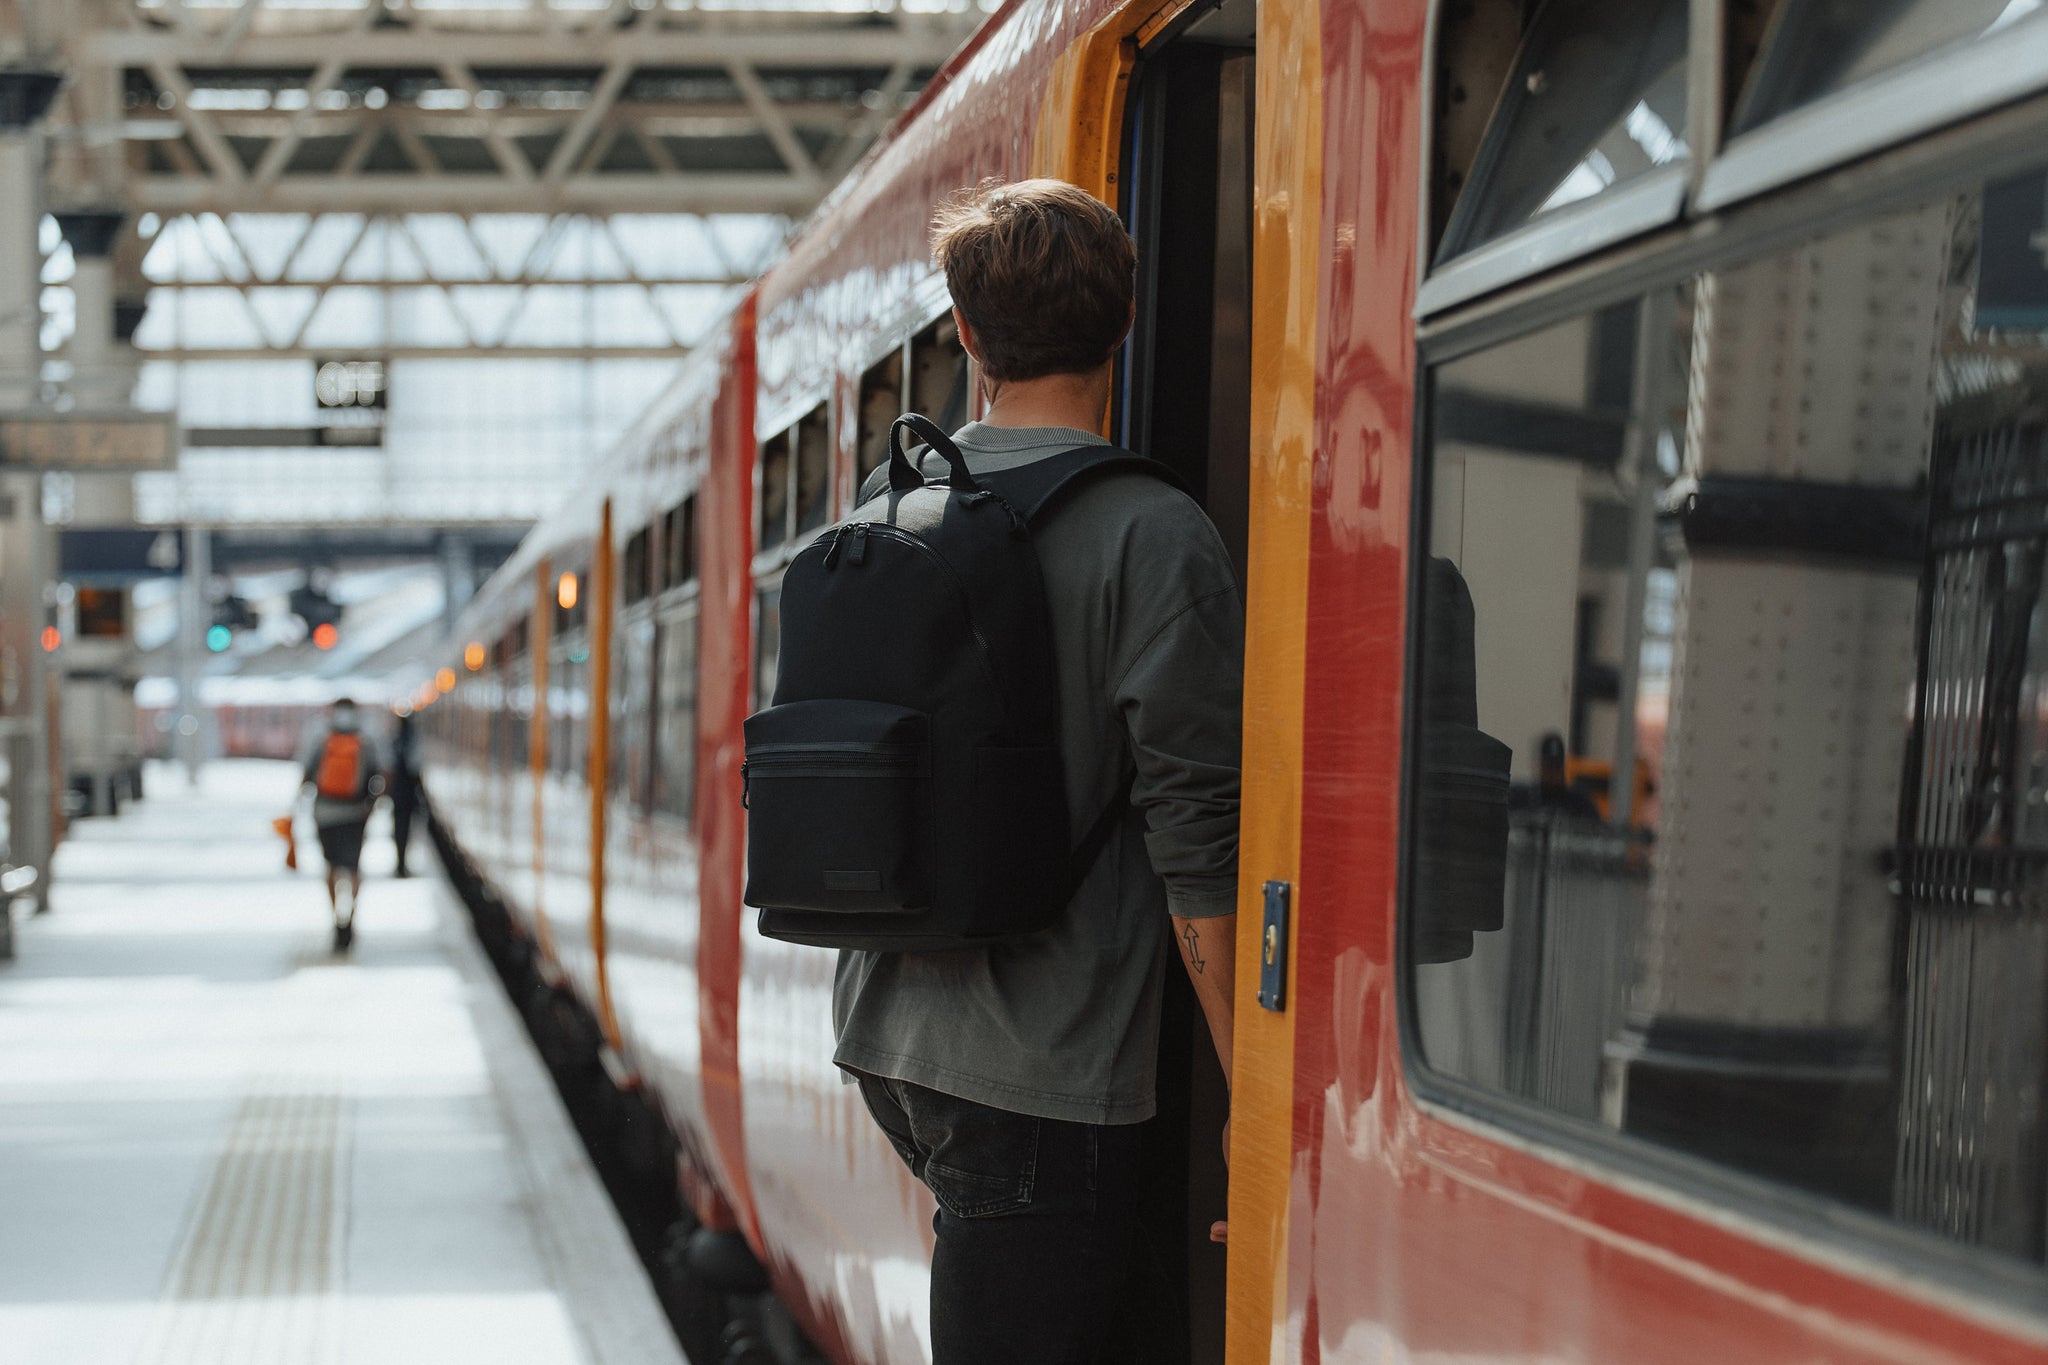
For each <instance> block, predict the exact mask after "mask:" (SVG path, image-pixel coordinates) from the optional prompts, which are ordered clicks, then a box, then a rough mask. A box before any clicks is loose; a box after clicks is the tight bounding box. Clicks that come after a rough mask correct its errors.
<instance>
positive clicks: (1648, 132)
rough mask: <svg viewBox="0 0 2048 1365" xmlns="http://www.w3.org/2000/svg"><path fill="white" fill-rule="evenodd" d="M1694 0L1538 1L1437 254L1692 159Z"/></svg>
mask: <svg viewBox="0 0 2048 1365" xmlns="http://www.w3.org/2000/svg"><path fill="white" fill-rule="evenodd" d="M1687 13H1688V10H1687V5H1686V0H1550V3H1548V4H1546V5H1545V6H1543V7H1542V9H1540V10H1538V11H1537V12H1536V17H1535V20H1534V22H1533V23H1532V24H1531V25H1530V27H1529V30H1528V32H1527V33H1526V34H1525V35H1524V36H1523V39H1522V46H1521V50H1520V51H1519V52H1518V53H1517V54H1516V56H1515V63H1514V67H1513V69H1512V70H1511V71H1510V72H1509V74H1508V79H1507V82H1506V83H1505V85H1503V86H1502V88H1501V92H1500V97H1499V102H1498V103H1497V105H1496V106H1495V108H1494V112H1493V117H1492V119H1491V121H1490V122H1489V124H1488V126H1487V132H1486V137H1485V139H1484V141H1483V142H1482V143H1481V144H1480V147H1479V154H1478V157H1477V159H1476V160H1475V162H1474V163H1473V167H1472V172H1471V178H1470V180H1469V182H1468V183H1467V185H1466V187H1465V190H1464V193H1463V194H1462V195H1461V196H1460V197H1459V199H1458V203H1457V206H1456V208H1455V209H1454V210H1453V211H1452V214H1451V220H1450V225H1449V227H1448V228H1447V229H1446V231H1445V233H1444V241H1443V246H1442V249H1441V250H1440V251H1439V252H1438V255H1437V262H1438V264H1442V263H1443V262H1445V261H1448V260H1451V259H1452V258H1454V257H1457V256H1460V255H1463V254H1464V253H1466V252H1468V251H1472V250H1474V249H1475V248H1478V247H1481V246H1484V245H1486V244H1487V243H1488V242H1491V241H1494V240H1496V239H1497V238H1500V237H1503V236H1505V235H1506V234H1508V233H1509V232H1512V231H1513V230H1514V229H1516V228H1519V227H1521V226H1523V225H1524V224H1525V223H1529V222H1532V221H1534V220H1535V219H1537V218H1540V217H1542V216H1543V215H1544V214H1547V213H1550V212H1552V211H1554V210H1556V209H1561V208H1564V207H1566V206H1568V205H1571V204H1576V203H1579V202H1581V201H1583V200H1588V199H1592V198H1594V197H1596V196H1598V195H1601V194H1604V193H1606V192H1607V191H1609V190H1611V189H1613V188H1615V187H1617V186H1621V185H1626V184H1628V183H1629V182H1631V181H1634V180H1637V179H1639V178H1641V177H1643V176H1645V175H1648V174H1649V173H1650V172H1651V171H1654V170H1656V169H1658V168H1659V167H1662V166H1667V165H1673V164H1676V163H1680V162H1682V161H1684V160H1685V158H1686V156H1687V154H1688V153H1687V147H1686V142H1685V135H1686V126H1685V114H1686V25H1687V22H1688V20H1687Z"/></svg>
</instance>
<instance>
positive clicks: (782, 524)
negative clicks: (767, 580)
mask: <svg viewBox="0 0 2048 1365" xmlns="http://www.w3.org/2000/svg"><path fill="white" fill-rule="evenodd" d="M792 434H793V433H791V432H787V431H784V432H780V433H778V434H776V435H774V436H771V437H769V438H768V440H767V441H766V442H764V443H763V444H762V446H761V498H760V509H761V510H760V521H759V523H758V524H757V525H756V527H755V531H754V547H755V548H756V549H759V550H772V549H774V548H776V547H777V546H779V545H781V544H782V543H783V542H784V541H785V540H788V539H789V481H790V475H791V470H790V459H789V455H790V450H789V447H790V438H791V436H792Z"/></svg>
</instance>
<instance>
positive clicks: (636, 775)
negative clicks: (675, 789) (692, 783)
mask: <svg viewBox="0 0 2048 1365" xmlns="http://www.w3.org/2000/svg"><path fill="white" fill-rule="evenodd" d="M616 638H617V641H618V645H617V649H618V658H617V660H616V662H615V664H614V666H613V668H612V679H613V682H612V686H613V689H614V691H615V692H616V693H617V694H618V695H617V697H616V698H615V699H614V705H615V706H616V708H617V709H616V710H615V711H614V713H613V714H614V715H615V716H616V717H617V719H615V720H614V721H613V722H612V766H611V779H612V783H613V785H614V786H615V787H617V788H618V789H619V790H621V791H623V792H624V793H625V795H626V799H627V800H628V801H630V802H632V804H633V807H634V808H635V809H636V810H646V809H647V808H648V807H649V805H650V804H651V803H652V801H653V799H654V769H655V762H656V758H655V756H656V749H655V742H656V735H655V727H656V725H657V723H658V714H657V709H656V701H657V699H656V697H655V685H656V684H655V673H656V666H655V648H656V646H655V627H654V622H653V621H652V620H649V619H647V618H645V617H642V618H641V619H639V620H637V621H632V622H629V623H627V624H625V625H622V626H621V627H620V628H619V631H618V634H617V637H616Z"/></svg>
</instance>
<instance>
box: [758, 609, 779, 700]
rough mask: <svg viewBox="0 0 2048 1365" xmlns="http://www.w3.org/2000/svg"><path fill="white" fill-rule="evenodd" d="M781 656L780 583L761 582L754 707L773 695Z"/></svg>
mask: <svg viewBox="0 0 2048 1365" xmlns="http://www.w3.org/2000/svg"><path fill="white" fill-rule="evenodd" d="M781 657H782V582H781V580H780V579H777V580H776V581H775V582H773V583H764V584H762V585H761V587H760V588H759V589H758V590H756V592H755V594H754V709H755V710H756V711H759V710H761V709H763V708H764V707H766V706H767V705H768V703H769V702H770V700H772V699H773V698H774V696H775V666H776V663H777V661H778V660H780V659H781Z"/></svg>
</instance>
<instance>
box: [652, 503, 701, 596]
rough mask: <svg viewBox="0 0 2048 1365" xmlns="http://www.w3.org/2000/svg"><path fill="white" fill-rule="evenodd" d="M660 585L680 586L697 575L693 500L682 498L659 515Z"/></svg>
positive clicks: (667, 586)
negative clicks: (660, 546) (661, 564)
mask: <svg viewBox="0 0 2048 1365" xmlns="http://www.w3.org/2000/svg"><path fill="white" fill-rule="evenodd" d="M661 525H662V532H661V543H662V561H663V569H662V578H661V586H662V587H663V588H664V589H667V588H680V587H681V586H682V585H683V584H685V583H687V582H689V581H690V580H691V579H693V578H695V577H696V576H697V499H696V497H695V496H691V497H688V498H685V499H683V500H682V501H681V502H680V503H678V504H676V505H675V506H674V507H671V508H669V509H668V511H667V512H666V513H664V514H663V515H662V519H661Z"/></svg>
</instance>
